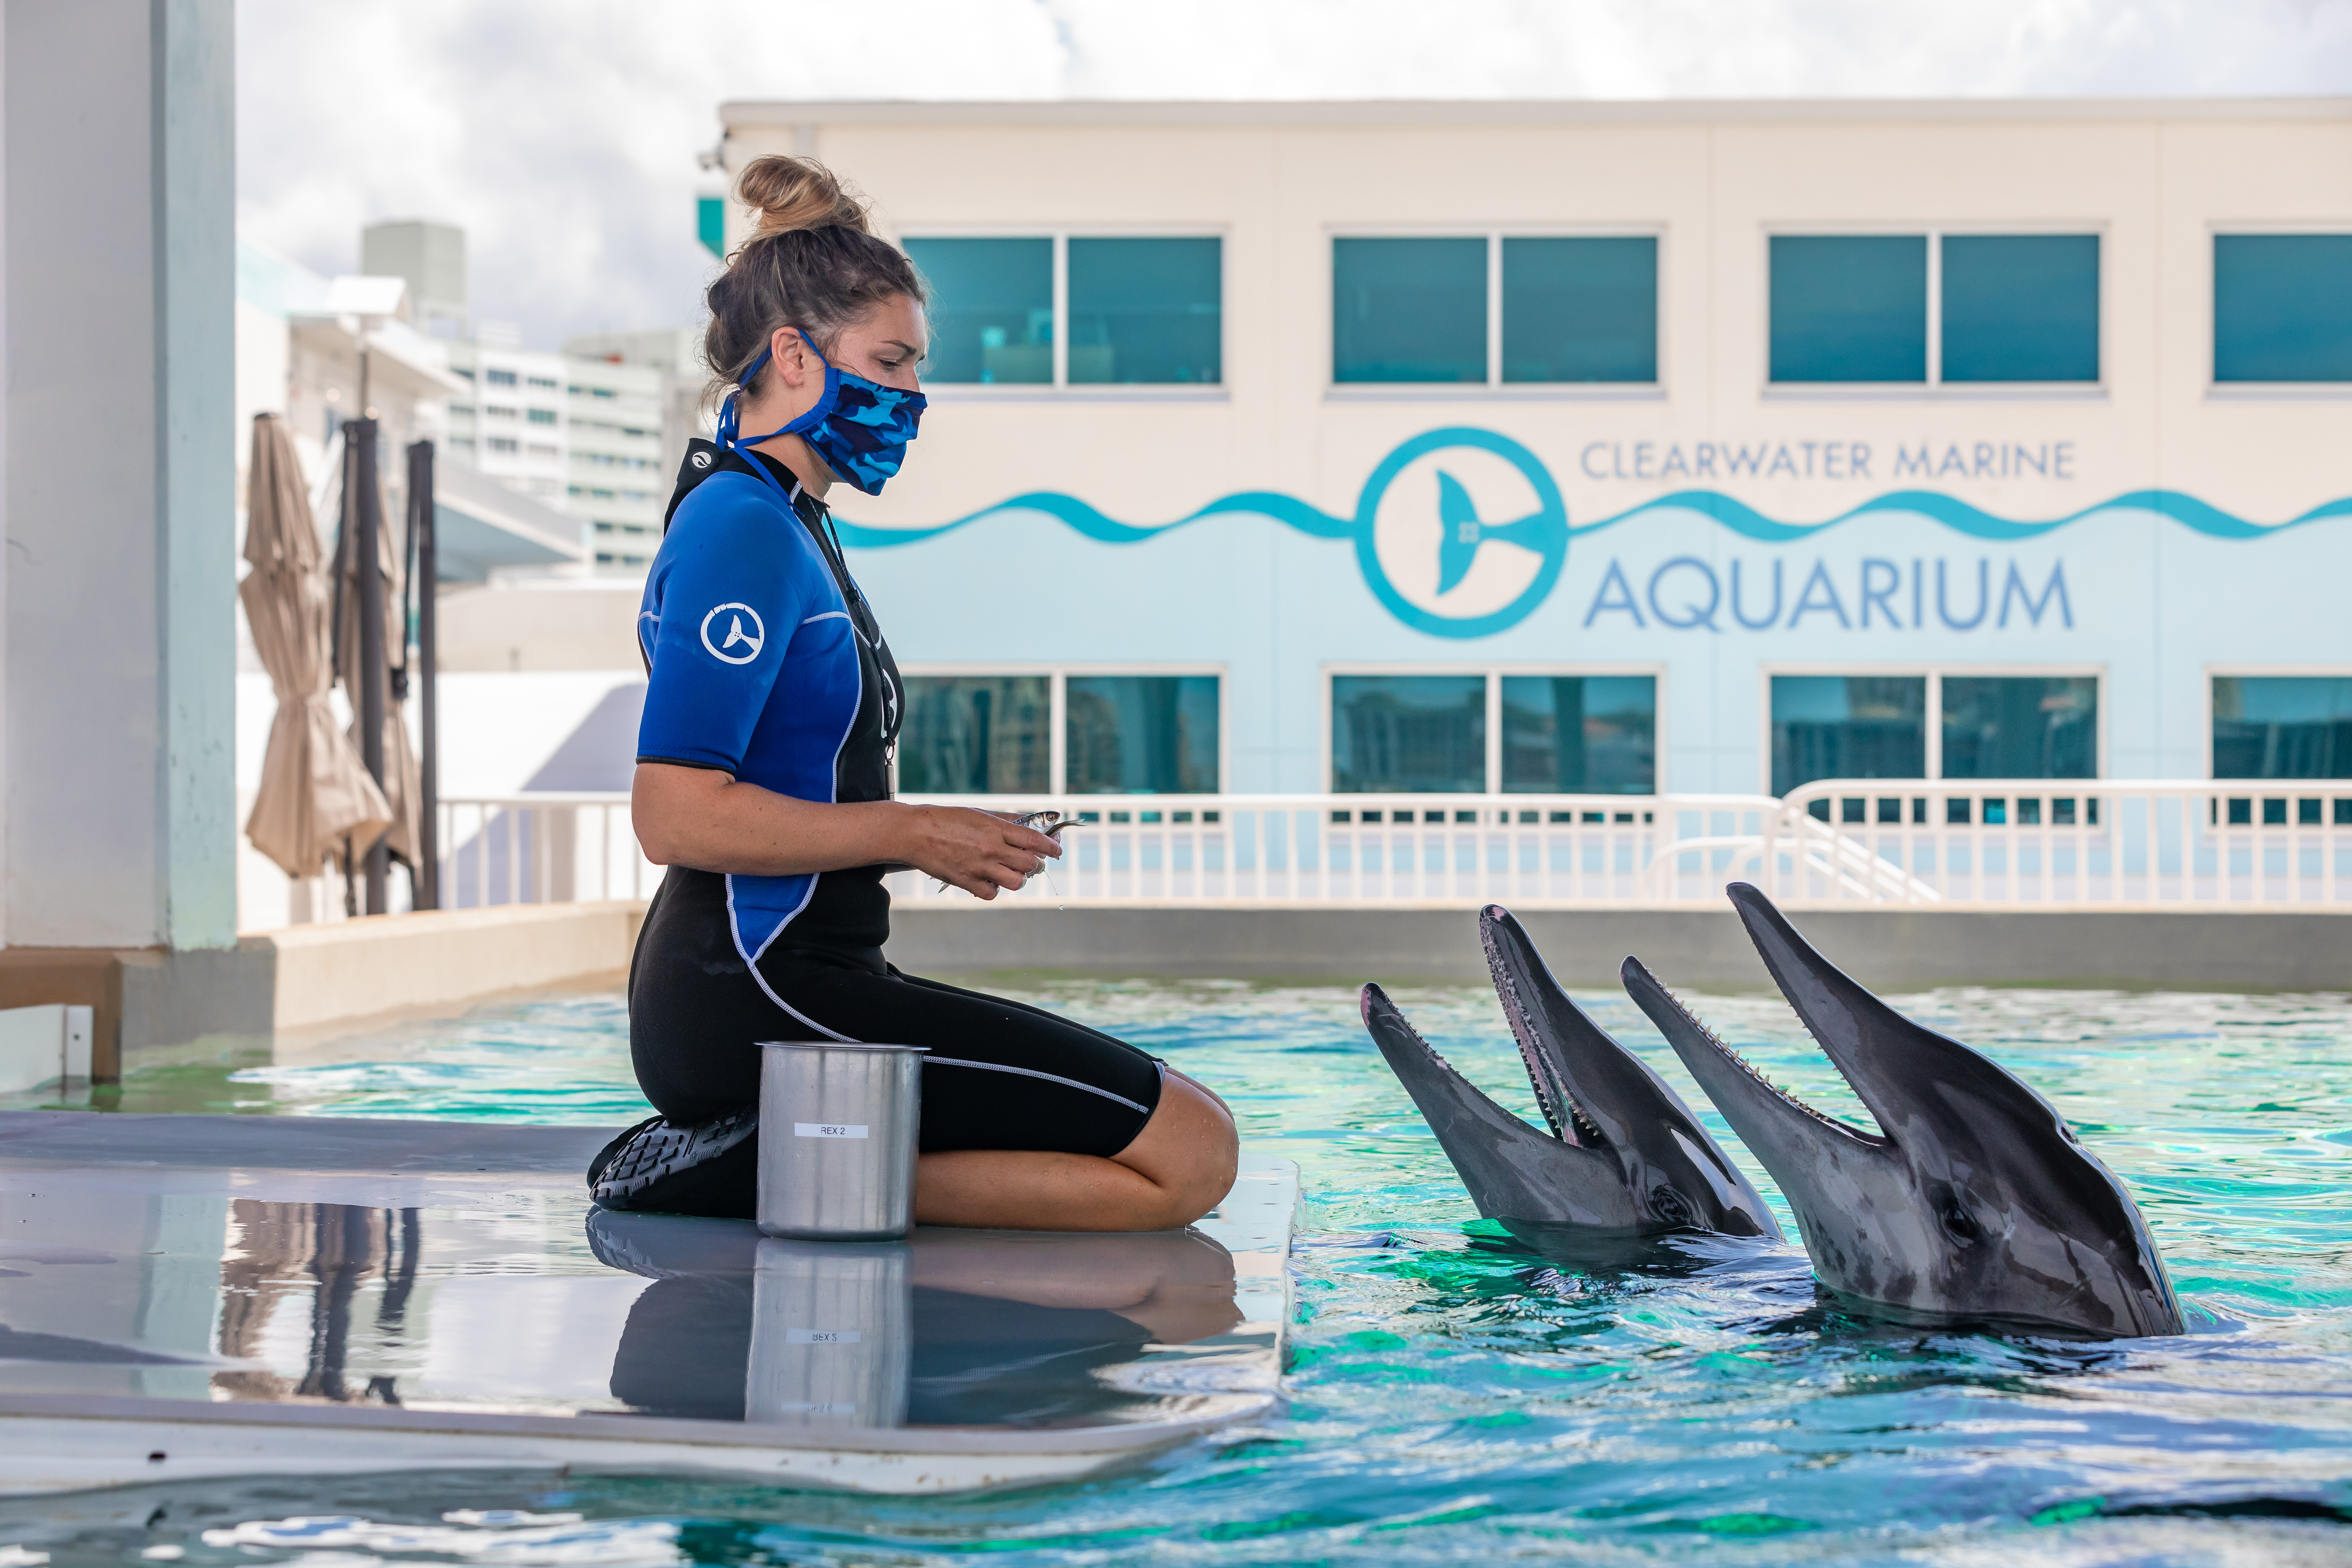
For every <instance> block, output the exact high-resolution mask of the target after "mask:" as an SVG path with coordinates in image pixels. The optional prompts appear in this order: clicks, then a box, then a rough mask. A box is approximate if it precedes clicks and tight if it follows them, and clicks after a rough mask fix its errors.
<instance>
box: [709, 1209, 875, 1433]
mask: <svg viewBox="0 0 2352 1568" xmlns="http://www.w3.org/2000/svg"><path fill="white" fill-rule="evenodd" d="M913 1258H914V1249H913V1248H912V1247H909V1246H908V1244H907V1243H905V1242H903V1241H873V1242H841V1241H792V1240H787V1239H784V1238H782V1237H762V1238H761V1241H760V1251H759V1260H758V1262H757V1264H756V1265H755V1268H754V1272H753V1275H752V1281H751V1356H750V1361H749V1364H748V1366H747V1367H746V1370H745V1373H744V1379H743V1419H744V1420H746V1421H749V1422H756V1423H759V1424H761V1425H763V1426H905V1425H906V1424H907V1395H908V1381H909V1379H910V1378H911V1377H912V1375H913V1371H914V1351H915V1344H914V1285H913V1270H912V1265H913Z"/></svg>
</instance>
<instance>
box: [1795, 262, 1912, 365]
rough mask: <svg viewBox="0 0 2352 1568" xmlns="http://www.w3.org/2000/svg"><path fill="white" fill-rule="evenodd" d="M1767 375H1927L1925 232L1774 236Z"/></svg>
mask: <svg viewBox="0 0 2352 1568" xmlns="http://www.w3.org/2000/svg"><path fill="white" fill-rule="evenodd" d="M1771 290H1772V300H1771V310H1770V315H1771V332H1772V379H1773V380H1774V381H1785V382H1807V381H1812V382H1841V381H1892V382H1903V381H1926V380H1927V238H1926V237H1925V236H1922V235H1878V234H1873V235H1792V234H1776V235H1774V236H1773V237H1772V277H1771Z"/></svg>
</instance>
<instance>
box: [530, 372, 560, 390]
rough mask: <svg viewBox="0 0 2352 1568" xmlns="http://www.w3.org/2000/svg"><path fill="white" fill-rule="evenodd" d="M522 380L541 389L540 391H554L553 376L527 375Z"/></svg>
mask: <svg viewBox="0 0 2352 1568" xmlns="http://www.w3.org/2000/svg"><path fill="white" fill-rule="evenodd" d="M523 379H524V380H525V381H527V382H529V383H530V384H531V385H533V386H536V387H539V388H541V390H542V391H546V392H553V391H554V390H555V386H556V382H555V378H554V377H553V376H550V375H529V376H525V377H523Z"/></svg>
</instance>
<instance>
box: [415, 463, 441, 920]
mask: <svg viewBox="0 0 2352 1568" xmlns="http://www.w3.org/2000/svg"><path fill="white" fill-rule="evenodd" d="M433 523H434V514H433V443H432V442H430V441H419V442H417V443H415V445H414V446H412V447H409V448H408V528H409V535H410V537H411V538H413V539H414V540H415V542H416V569H415V574H414V575H415V577H416V578H417V579H418V586H417V589H416V679H418V680H419V681H420V682H422V683H423V684H422V689H421V690H420V691H419V692H418V694H417V696H418V705H419V707H420V709H421V711H420V712H419V713H418V715H417V717H418V718H419V719H420V720H421V721H423V728H424V731H425V734H424V737H423V743H422V744H421V745H420V746H419V747H418V751H419V753H420V755H419V757H418V765H417V772H418V773H419V775H420V777H419V780H418V787H417V792H416V795H417V820H416V831H417V846H416V865H415V875H416V878H417V882H416V907H417V908H418V909H420V910H437V909H439V908H440V907H441V727H440V712H439V703H438V700H437V699H438V695H439V694H438V690H437V689H438V688H439V686H440V684H441V683H440V679H439V677H438V674H437V672H436V669H435V668H434V665H435V660H436V657H437V655H436V645H437V642H438V634H437V630H436V626H435V621H436V616H435V605H434V601H435V600H436V598H437V597H438V596H439V595H438V593H437V592H436V590H437V587H438V578H439V574H440V563H439V560H438V554H439V552H438V551H437V550H436V548H435V543H434V538H433Z"/></svg>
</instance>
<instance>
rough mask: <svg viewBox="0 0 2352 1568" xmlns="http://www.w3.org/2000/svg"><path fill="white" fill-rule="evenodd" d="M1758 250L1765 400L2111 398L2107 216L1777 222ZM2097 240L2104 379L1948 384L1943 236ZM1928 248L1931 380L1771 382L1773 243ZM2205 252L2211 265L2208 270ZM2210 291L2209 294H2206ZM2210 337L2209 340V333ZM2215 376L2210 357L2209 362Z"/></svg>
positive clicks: (2111, 243)
mask: <svg viewBox="0 0 2352 1568" xmlns="http://www.w3.org/2000/svg"><path fill="white" fill-rule="evenodd" d="M1760 234H1761V242H1760V243H1759V245H1758V246H1757V247H1756V276H1757V295H1756V299H1757V303H1758V309H1757V311H1756V331H1757V339H1758V345H1757V346H1758V354H1757V362H1756V363H1757V370H1758V377H1759V396H1761V397H1762V398H1764V399H1765V400H1766V401H1768V402H1787V403H1825V402H1846V401H1863V402H1878V403H1886V402H1903V401H1906V400H1909V399H1925V400H1929V401H1936V402H1950V403H2102V402H2105V401H2106V399H2107V397H2108V395H2109V390H2110V389H2109V377H2110V375H2111V374H2112V369H2113V365H2114V356H2115V336H2116V321H2115V314H2114V294H2115V290H2114V289H2111V288H2109V287H2108V283H2109V280H2110V279H2111V278H2112V277H2113V273H2114V268H2113V267H2112V265H2111V263H2112V259H2113V256H2112V253H2113V251H2114V247H2115V233H2114V227H2113V226H2112V225H2111V224H2110V223H2109V222H2108V221H2107V220H2106V219H2105V218H2098V219H2090V218H2085V219H2083V220H2081V221H2067V220H2057V219H2050V218H2033V219H2022V218H2021V219H2018V220H2016V221H2013V222H2012V221H2011V220H2008V219H1999V218H1986V219H1969V220H1967V221H1955V222H1947V223H1918V224H1905V223H1888V222H1886V221H1885V220H1883V219H1875V218H1874V219H1869V220H1862V221H1855V222H1853V223H1776V224H1767V225H1765V226H1764V227H1763V228H1762V230H1761V231H1760ZM2085 234H2087V235H2094V236H2095V237H2097V238H2098V241H2099V374H2098V379H2097V380H2095V381H1963V382H1947V381H1946V380H1945V379H1944V239H1945V237H1946V236H1952V237H1961V238H1966V237H1975V236H1978V235H2085ZM1915 237H1916V238H1922V239H1925V240H1926V241H1927V379H1926V380H1925V381H1826V382H1822V381H1774V380H1773V379H1772V242H1773V241H1774V240H1775V239H1865V238H1884V239H1911V238H1915ZM2210 258H2211V247H2210V246H2209V247H2207V267H2208V268H2209V269H2210V267H2211V259H2210ZM2209 293H2210V290H2209ZM2208 336H2209V338H2210V333H2209V334H2208ZM2206 374H2207V375H2208V377H2209V379H2210V375H2211V374H2212V356H2211V355H2210V353H2209V354H2208V355H2207V356H2206Z"/></svg>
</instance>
